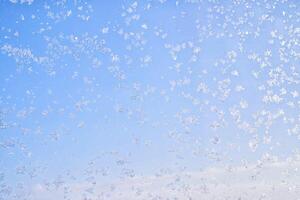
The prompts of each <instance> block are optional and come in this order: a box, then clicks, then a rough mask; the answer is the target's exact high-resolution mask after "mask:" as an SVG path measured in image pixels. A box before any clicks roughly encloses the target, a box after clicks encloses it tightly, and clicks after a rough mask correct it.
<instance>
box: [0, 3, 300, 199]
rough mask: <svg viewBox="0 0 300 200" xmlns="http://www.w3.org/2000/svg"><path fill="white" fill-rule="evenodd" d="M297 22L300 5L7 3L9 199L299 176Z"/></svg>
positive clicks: (3, 103)
mask: <svg viewBox="0 0 300 200" xmlns="http://www.w3.org/2000/svg"><path fill="white" fill-rule="evenodd" d="M299 23H300V22H299V3H298V2H297V1H228V2H227V1H226V2H224V1H206V0H203V1H171V0H170V1H150V0H149V1H94V0H91V1H83V0H80V1H79V0H77V1H76V0H74V1H32V2H31V1H22V0H21V1H17V0H15V1H13V0H12V1H0V24H1V32H0V50H1V53H0V61H1V68H0V81H1V83H0V87H1V97H0V109H1V113H2V116H1V123H2V124H3V125H5V128H3V129H1V134H0V144H1V145H0V158H1V159H0V172H1V174H3V176H4V178H3V180H2V183H5V186H3V187H4V188H9V189H7V190H3V191H4V192H1V193H0V199H1V198H2V199H18V198H20V197H19V196H18V195H21V196H23V198H24V199H25V198H27V199H39V198H41V197H40V196H41V195H42V196H43V194H44V193H43V191H44V189H41V188H44V187H46V185H47V183H49V184H48V185H50V186H49V187H50V188H51V187H53V188H51V189H50V191H51V192H53V196H52V197H51V196H48V194H47V197H43V198H44V199H45V200H46V199H53V198H62V196H59V195H60V194H59V192H58V191H60V189H62V188H63V187H65V188H66V187H68V188H72V187H75V186H74V185H73V184H78V185H81V186H80V187H79V188H81V187H82V188H84V187H85V185H86V184H90V179H91V177H93V181H95V182H97V183H98V184H103V185H104V186H105V187H106V186H108V183H107V182H112V181H115V182H118V181H121V182H124V181H125V182H126V181H127V180H128V183H132V182H131V181H132V180H131V179H130V178H133V177H140V178H143V177H144V179H145V180H148V179H149V180H150V182H151V180H152V179H151V178H149V177H151V176H153V175H154V174H157V173H162V174H163V175H164V176H165V175H166V176H167V175H169V174H173V175H174V176H175V177H176V173H178V176H180V175H181V172H182V171H187V172H188V173H195V177H198V176H200V175H199V173H200V171H201V170H204V172H203V174H204V175H203V176H204V177H205V176H206V174H207V173H210V170H211V169H214V168H217V170H216V171H220V173H217V174H215V176H216V179H218V178H220V181H221V180H223V179H222V177H223V176H225V177H227V176H229V177H230V175H228V174H226V172H224V171H222V170H223V168H227V167H230V166H232V167H237V170H236V177H239V176H240V175H239V174H240V173H242V172H241V171H243V170H241V166H243V165H245V163H249V166H250V167H249V168H251V166H253V165H255V163H260V162H266V166H269V165H270V163H269V162H271V164H274V163H276V162H278V163H279V164H278V165H275V164H274V166H273V165H271V167H270V168H271V169H274V173H275V172H276V173H277V171H278V170H279V171H280V170H282V171H284V170H287V169H291V165H284V164H282V163H284V162H285V161H286V160H287V159H288V158H293V159H294V158H295V157H297V155H298V154H297V152H298V151H299V150H298V146H299V138H300V131H299V130H300V127H299V120H300V118H299V116H300V115H299V114H300V113H299V111H300V109H299V106H300V103H299V102H300V101H299V94H298V93H299V83H300V77H299V44H300V43H299V42H300V41H299V33H300V30H299ZM294 161H295V163H293V164H295V165H296V164H298V163H297V159H296V160H294ZM278 166H281V167H280V169H279V168H278ZM264 170H265V169H264ZM291 170H292V169H291ZM201 173H202V172H201ZM223 173H224V175H223ZM252 173H256V171H255V170H254V171H251V170H250V171H249V174H247V173H246V176H247V177H251V176H252ZM270 173H271V172H270ZM101 174H102V175H101ZM103 174H105V175H103ZM220 174H222V175H220ZM241 177H243V175H241ZM261 178H262V179H264V178H265V179H266V180H269V179H270V177H269V175H266V176H264V175H263V174H262V175H261ZM124 179H125V180H124ZM57 180H62V182H63V183H62V186H59V187H58V188H56V187H54V186H55V185H56V183H57ZM259 180H260V179H259ZM157 181H158V182H159V180H157ZM194 181H195V180H193V181H192V182H190V184H191V185H194V184H195V182H194ZM260 181H261V180H260ZM272 181H273V182H277V180H270V182H272ZM287 181H289V178H287ZM293 181H294V179H293V180H292V179H291V182H293ZM58 182H60V181H58ZM162 182H164V181H162ZM196 182H197V180H196ZM296 182H297V181H296ZM176 183H177V182H176V179H175V184H176ZM198 183H199V181H198ZM153 184H158V183H156V181H153ZM207 184H208V185H210V181H208V183H207ZM230 184H231V183H229V186H230ZM20 185H22V187H21V186H20ZM196 185H197V184H196ZM245 185H247V186H248V185H249V184H248V183H246V184H245ZM249 187H250V186H249ZM36 188H39V189H38V192H41V193H40V194H36V192H37V191H35V189H36ZM75 188H76V187H75ZM96 188H97V187H96V186H95V187H94V190H95V191H94V192H93V193H92V194H91V193H89V194H86V193H85V192H82V194H81V192H80V191H79V193H80V195H83V196H84V195H87V196H90V198H91V199H96V196H97V195H98V193H100V192H99V191H98V190H97V189H96ZM120 188H121V190H122V192H123V193H124V194H126V190H124V188H123V187H122V186H120ZM232 188H235V184H233V183H232ZM281 189H282V188H281ZM281 189H278V190H276V192H278V191H281ZM150 190H151V191H152V189H149V191H150ZM258 190H260V189H258ZM5 191H11V192H7V193H6V192H5ZM97 191H98V193H97ZM56 192H58V194H56ZM77 192H78V191H77ZM24 194H26V195H24ZM54 194H55V195H58V196H55V195H54ZM76 194H77V193H76ZM166 194H168V192H166ZM272 194H273V193H272ZM274 194H275V193H274ZM274 194H273V195H274ZM73 195H74V194H73ZM178 195H179V196H180V197H181V195H182V194H181V193H180V190H179V193H178ZM235 195H236V194H235V193H234V192H233V193H232V197H231V198H232V199H234V197H235ZM125 196H126V195H125ZM125 196H124V198H125ZM229 196H230V194H229ZM275 196H276V195H275ZM69 197H71V196H69ZM185 197H186V196H185ZM198 197H199V196H198ZM107 198H108V197H107ZM127 198H129V197H127ZM131 198H132V197H131ZM182 198H183V197H182ZM193 198H197V196H194V197H193ZM211 198H212V197H211ZM246 198H248V197H246ZM125 199H126V198H125Z"/></svg>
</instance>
